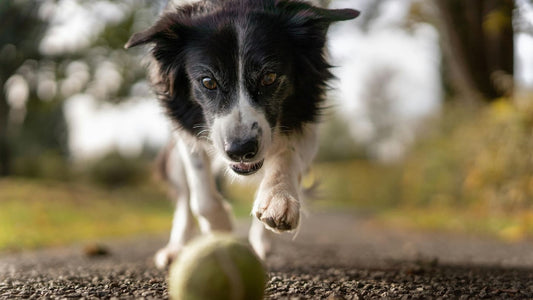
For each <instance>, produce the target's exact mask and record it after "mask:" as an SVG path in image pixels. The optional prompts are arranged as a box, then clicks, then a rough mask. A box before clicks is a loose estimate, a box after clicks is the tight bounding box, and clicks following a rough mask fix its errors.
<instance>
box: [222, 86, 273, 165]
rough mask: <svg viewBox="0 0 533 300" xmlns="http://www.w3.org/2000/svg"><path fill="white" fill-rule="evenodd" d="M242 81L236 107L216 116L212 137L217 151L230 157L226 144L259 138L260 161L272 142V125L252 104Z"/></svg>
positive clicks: (257, 159) (256, 159)
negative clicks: (225, 149) (226, 150)
mask: <svg viewBox="0 0 533 300" xmlns="http://www.w3.org/2000/svg"><path fill="white" fill-rule="evenodd" d="M241 77H242V76H241ZM241 82H242V81H241ZM241 82H239V94H238V99H237V101H236V103H235V104H234V107H233V108H232V109H231V111H230V112H229V113H228V114H226V115H223V116H219V117H217V118H215V120H214V122H213V128H212V130H211V139H212V141H213V144H214V146H215V148H216V149H217V151H218V152H219V153H223V154H224V157H226V158H228V157H227V155H226V154H225V151H224V148H225V145H226V144H229V143H232V142H234V141H244V140H250V139H257V142H258V147H259V149H258V152H257V155H256V157H255V159H254V161H259V160H261V159H263V158H264V155H265V152H266V151H267V149H268V148H269V145H270V144H271V138H272V136H271V131H270V125H269V123H268V121H267V119H266V117H265V115H264V113H263V112H262V111H260V110H258V109H257V108H254V107H253V106H252V104H251V99H250V97H249V96H248V93H247V92H246V89H245V88H244V86H243V84H241Z"/></svg>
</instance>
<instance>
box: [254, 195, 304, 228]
mask: <svg viewBox="0 0 533 300" xmlns="http://www.w3.org/2000/svg"><path fill="white" fill-rule="evenodd" d="M252 214H254V215H255V216H256V217H257V218H258V219H259V220H260V221H261V222H263V223H264V224H265V225H266V227H267V228H268V229H270V230H272V231H275V232H281V231H290V230H293V229H296V227H298V222H299V221H300V203H299V202H298V199H296V198H295V197H293V196H292V195H291V194H290V193H288V192H287V191H285V190H279V189H278V190H277V189H275V188H273V189H271V190H270V191H268V192H266V193H262V192H259V193H258V196H257V199H256V201H255V204H254V209H253V211H252Z"/></svg>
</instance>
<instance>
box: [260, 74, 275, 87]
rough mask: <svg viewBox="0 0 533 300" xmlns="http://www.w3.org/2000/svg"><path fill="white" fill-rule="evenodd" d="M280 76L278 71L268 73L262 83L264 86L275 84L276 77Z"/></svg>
mask: <svg viewBox="0 0 533 300" xmlns="http://www.w3.org/2000/svg"><path fill="white" fill-rule="evenodd" d="M277 78H278V75H277V74H276V73H268V74H265V75H264V76H263V78H261V85H262V86H269V85H271V84H273V83H274V82H275V81H276V79H277Z"/></svg>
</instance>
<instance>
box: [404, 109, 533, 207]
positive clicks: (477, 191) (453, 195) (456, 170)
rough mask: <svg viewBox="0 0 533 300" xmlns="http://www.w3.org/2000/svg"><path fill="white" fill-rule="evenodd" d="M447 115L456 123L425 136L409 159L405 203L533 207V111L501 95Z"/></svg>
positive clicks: (405, 176) (445, 120) (406, 165)
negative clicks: (486, 103) (474, 109)
mask: <svg viewBox="0 0 533 300" xmlns="http://www.w3.org/2000/svg"><path fill="white" fill-rule="evenodd" d="M458 109H459V108H454V109H452V110H451V111H448V112H446V113H445V114H444V116H443V119H444V122H448V123H450V124H454V125H452V126H451V128H446V126H444V130H442V131H440V132H436V133H435V134H434V135H433V136H432V137H431V138H429V139H427V140H424V141H422V142H421V143H420V145H419V146H418V147H417V148H416V150H415V151H414V152H413V153H412V154H411V155H410V157H409V158H408V159H407V160H406V162H405V166H404V172H403V176H402V186H403V187H402V190H403V193H402V199H403V201H404V202H405V203H406V204H412V205H433V204H439V203H441V202H444V204H451V205H455V206H463V207H468V206H475V207H480V208H483V209H487V210H494V211H504V212H514V211H519V210H522V209H531V208H533V157H532V155H531V153H532V149H533V117H532V116H533V114H532V112H533V110H531V108H522V109H518V108H517V107H516V106H515V105H513V104H512V103H511V102H510V101H507V100H500V101H498V102H495V103H493V104H491V105H490V106H487V107H483V108H481V109H480V111H479V112H475V113H472V112H470V113H468V114H464V113H457V110H458Z"/></svg>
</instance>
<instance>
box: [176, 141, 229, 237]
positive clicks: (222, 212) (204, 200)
mask: <svg viewBox="0 0 533 300" xmlns="http://www.w3.org/2000/svg"><path fill="white" fill-rule="evenodd" d="M178 148H179V151H180V154H181V157H182V159H183V164H184V166H185V174H186V177H187V182H188V186H189V196H190V208H191V211H192V213H193V214H194V215H195V217H196V218H197V220H198V224H199V225H200V230H201V231H202V233H209V232H213V231H231V229H232V225H231V220H230V216H229V212H228V206H227V205H225V202H224V200H223V199H222V196H221V195H220V193H219V192H218V191H217V189H216V184H215V179H214V177H213V175H212V172H211V164H210V160H209V157H208V156H207V154H206V153H205V150H204V149H203V147H201V145H198V144H196V145H194V146H192V145H189V144H188V143H187V142H186V140H185V139H180V140H179V141H178Z"/></svg>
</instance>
